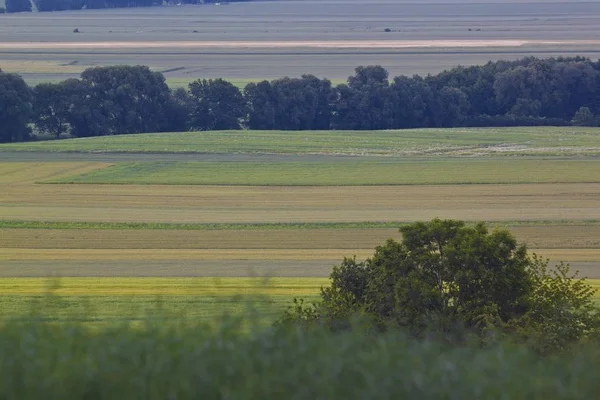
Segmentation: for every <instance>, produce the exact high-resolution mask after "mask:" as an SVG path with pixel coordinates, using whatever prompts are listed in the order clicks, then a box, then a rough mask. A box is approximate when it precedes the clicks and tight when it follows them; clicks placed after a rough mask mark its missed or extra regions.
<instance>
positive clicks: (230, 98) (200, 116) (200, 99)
mask: <svg viewBox="0 0 600 400" xmlns="http://www.w3.org/2000/svg"><path fill="white" fill-rule="evenodd" d="M189 88H190V97H191V102H192V115H191V124H190V125H191V128H192V129H198V130H202V131H208V130H224V129H240V128H241V126H240V123H241V121H242V118H243V117H244V116H245V114H246V102H245V100H244V97H243V96H242V93H241V92H240V90H239V89H238V88H237V87H236V86H234V85H233V84H232V83H230V82H227V81H225V80H223V79H214V80H213V79H209V80H206V79H203V80H200V79H198V80H197V81H195V82H192V83H190V85H189Z"/></svg>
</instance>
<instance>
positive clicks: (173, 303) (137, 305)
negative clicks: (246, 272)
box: [0, 278, 328, 322]
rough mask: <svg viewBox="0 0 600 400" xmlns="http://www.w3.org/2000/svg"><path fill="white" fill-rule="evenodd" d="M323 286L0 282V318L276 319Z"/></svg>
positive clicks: (213, 281)
mask: <svg viewBox="0 0 600 400" xmlns="http://www.w3.org/2000/svg"><path fill="white" fill-rule="evenodd" d="M327 283H328V279H326V278H272V279H268V280H266V279H262V278H61V279H47V278H3V279H2V280H0V317H3V318H14V317H19V318H30V317H33V316H35V315H41V316H42V317H47V318H52V319H58V320H85V321H100V322H101V321H107V320H115V319H125V320H131V319H137V318H145V317H148V316H166V317H185V318H216V317H219V316H222V315H223V313H233V314H235V313H238V312H244V310H246V309H247V308H248V307H253V308H254V309H255V310H257V311H260V312H262V313H265V314H270V315H273V316H278V315H279V313H280V312H281V311H282V310H284V309H286V308H287V307H289V306H290V305H291V304H292V299H293V298H294V297H299V298H305V299H307V300H309V301H312V300H317V298H318V294H319V290H320V288H321V286H323V285H327Z"/></svg>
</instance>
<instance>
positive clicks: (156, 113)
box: [80, 65, 172, 136]
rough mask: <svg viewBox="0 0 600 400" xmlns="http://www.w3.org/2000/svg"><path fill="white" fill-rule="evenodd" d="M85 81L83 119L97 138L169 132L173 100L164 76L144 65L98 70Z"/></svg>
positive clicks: (83, 77) (90, 71)
mask: <svg viewBox="0 0 600 400" xmlns="http://www.w3.org/2000/svg"><path fill="white" fill-rule="evenodd" d="M81 81H82V82H83V84H84V85H85V86H86V87H87V88H88V89H86V92H87V95H86V97H85V99H84V100H85V101H84V104H85V106H84V107H85V110H82V112H81V114H82V117H83V118H80V120H86V121H88V124H89V126H90V129H89V132H90V133H92V132H93V133H94V134H93V136H97V135H116V134H123V133H142V132H145V133H149V132H164V131H167V130H169V120H168V117H167V112H168V110H169V109H170V107H171V105H172V97H171V92H170V90H169V87H168V86H167V84H166V82H165V78H164V76H163V75H162V74H161V73H159V72H152V71H150V69H149V68H148V67H145V66H141V65H136V66H128V65H119V66H114V67H96V68H89V69H87V70H85V71H84V72H83V73H82V74H81Z"/></svg>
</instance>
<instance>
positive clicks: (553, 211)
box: [0, 184, 600, 223]
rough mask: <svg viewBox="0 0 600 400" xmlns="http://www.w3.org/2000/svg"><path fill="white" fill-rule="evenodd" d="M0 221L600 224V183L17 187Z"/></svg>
mask: <svg viewBox="0 0 600 400" xmlns="http://www.w3.org/2000/svg"><path fill="white" fill-rule="evenodd" d="M2 189H4V190H2V192H1V193H0V218H3V219H18V220H47V221H110V222H118V221H138V222H180V223H183V222H185V223H194V222H196V223H201V222H205V223H206V222H213V223H218V222H348V221H355V222H360V221H414V220H425V219H431V218H434V217H440V216H443V217H445V218H455V219H465V220H470V221H473V220H488V221H503V220H589V219H600V184H522V185H442V186H436V185H430V186H419V185H415V186H369V187H239V186H172V185H166V186H162V185H147V186H135V185H122V186H112V185H35V184H29V185H28V184H16V185H7V186H5V187H3V188H2Z"/></svg>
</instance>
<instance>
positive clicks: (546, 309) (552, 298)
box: [509, 254, 600, 353]
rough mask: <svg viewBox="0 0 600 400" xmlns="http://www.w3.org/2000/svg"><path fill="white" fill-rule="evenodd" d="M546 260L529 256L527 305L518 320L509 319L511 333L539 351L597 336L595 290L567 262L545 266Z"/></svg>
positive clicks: (599, 322) (599, 325)
mask: <svg viewBox="0 0 600 400" xmlns="http://www.w3.org/2000/svg"><path fill="white" fill-rule="evenodd" d="M548 263H549V261H548V260H544V259H541V258H539V257H538V256H537V255H535V254H534V255H533V257H532V259H531V263H530V265H529V273H530V276H531V278H532V280H533V285H532V288H533V293H532V296H531V307H530V311H529V312H528V313H527V314H526V315H525V316H524V317H523V318H522V319H520V320H516V321H513V325H514V327H516V329H515V333H516V334H517V335H518V336H519V337H520V338H521V339H522V340H525V341H527V342H528V343H529V344H530V345H531V346H533V347H534V348H535V349H537V350H538V351H540V352H543V353H547V352H551V351H555V350H565V349H568V348H569V347H571V346H572V345H573V344H574V343H578V342H581V341H582V340H585V339H590V338H596V339H597V336H598V333H600V329H599V328H600V315H598V314H597V309H596V305H595V302H594V300H593V298H594V294H595V292H596V290H594V289H593V288H592V287H591V286H590V285H589V284H588V283H586V281H585V280H584V279H583V278H580V277H579V276H578V273H577V272H575V273H571V272H570V267H569V265H568V264H564V263H562V262H561V263H559V264H558V265H556V266H554V267H553V268H552V269H549V268H548ZM509 328H510V326H509Z"/></svg>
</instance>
